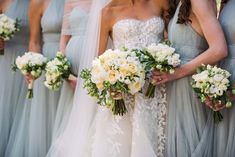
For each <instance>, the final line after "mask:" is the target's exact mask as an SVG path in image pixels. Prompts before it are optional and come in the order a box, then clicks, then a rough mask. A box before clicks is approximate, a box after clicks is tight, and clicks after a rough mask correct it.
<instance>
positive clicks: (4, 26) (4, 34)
mask: <svg viewBox="0 0 235 157" xmlns="http://www.w3.org/2000/svg"><path fill="white" fill-rule="evenodd" d="M17 31H19V23H18V20H13V19H11V18H9V17H7V16H6V15H5V14H0V37H1V38H2V39H3V40H5V41H7V40H10V39H11V38H12V37H13V35H14V34H15V33H16V32H17Z"/></svg>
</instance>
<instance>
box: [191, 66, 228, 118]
mask: <svg viewBox="0 0 235 157" xmlns="http://www.w3.org/2000/svg"><path fill="white" fill-rule="evenodd" d="M229 77H230V73H229V72H228V71H226V70H223V69H221V68H218V67H216V66H211V65H207V66H205V65H202V66H201V67H200V68H198V70H197V74H195V75H193V76H192V79H193V81H192V87H193V89H194V91H195V92H196V93H197V94H198V95H199V98H200V99H201V101H202V102H205V101H206V100H210V101H212V103H213V104H226V107H231V105H232V103H231V101H230V100H229V98H228V97H227V94H226V92H227V90H228V89H229V87H230V81H229ZM212 109H213V111H214V114H213V116H214V120H215V122H220V121H222V119H223V116H222V115H221V113H220V112H219V111H217V110H216V109H215V108H213V107H212Z"/></svg>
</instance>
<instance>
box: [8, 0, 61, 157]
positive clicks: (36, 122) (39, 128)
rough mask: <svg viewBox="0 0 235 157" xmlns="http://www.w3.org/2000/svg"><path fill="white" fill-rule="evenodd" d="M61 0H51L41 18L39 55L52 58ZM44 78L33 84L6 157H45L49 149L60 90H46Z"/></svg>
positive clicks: (57, 37) (54, 53)
mask: <svg viewBox="0 0 235 157" xmlns="http://www.w3.org/2000/svg"><path fill="white" fill-rule="evenodd" d="M63 10H64V0H51V1H50V2H49V4H48V6H47V8H46V10H45V11H44V13H43V15H42V18H41V23H40V24H41V28H42V32H41V33H42V54H43V55H44V56H45V57H47V58H48V59H52V58H54V57H55V55H56V52H57V51H58V50H59V40H60V34H61V27H62V20H63ZM44 80H45V77H44V75H42V76H41V77H40V78H38V79H37V80H35V81H34V87H33V90H34V97H33V98H32V100H31V101H30V103H29V102H28V101H26V102H25V103H24V106H23V109H22V110H23V114H22V116H21V117H19V126H18V127H17V128H16V130H17V131H16V132H17V135H16V139H15V141H14V142H13V143H12V144H11V145H9V147H8V148H9V149H8V153H7V157H8V156H9V157H15V156H17V157H44V156H46V153H47V151H48V149H49V148H50V145H51V141H52V132H53V126H54V123H55V115H56V110H57V105H58V101H59V96H60V91H57V92H54V91H50V90H49V89H47V88H46V87H45V86H44V84H43V82H44Z"/></svg>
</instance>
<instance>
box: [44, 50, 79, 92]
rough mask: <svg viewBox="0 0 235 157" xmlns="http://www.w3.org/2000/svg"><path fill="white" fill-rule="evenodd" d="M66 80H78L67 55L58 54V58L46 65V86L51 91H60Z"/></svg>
mask: <svg viewBox="0 0 235 157" xmlns="http://www.w3.org/2000/svg"><path fill="white" fill-rule="evenodd" d="M64 79H69V80H72V79H76V77H75V76H74V75H72V72H71V64H70V62H69V61H68V59H67V58H66V57H65V55H64V54H63V53H61V52H57V54H56V57H55V58H54V59H53V60H51V61H49V62H48V63H47V65H46V80H45V82H44V85H45V86H46V87H47V88H49V89H51V90H55V91H56V90H59V88H60V87H61V85H62V84H63V81H64Z"/></svg>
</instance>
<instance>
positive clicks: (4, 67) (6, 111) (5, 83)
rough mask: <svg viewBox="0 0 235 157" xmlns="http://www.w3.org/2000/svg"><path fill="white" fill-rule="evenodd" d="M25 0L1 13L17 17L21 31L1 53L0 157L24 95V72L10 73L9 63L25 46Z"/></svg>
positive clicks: (26, 34)
mask: <svg viewBox="0 0 235 157" xmlns="http://www.w3.org/2000/svg"><path fill="white" fill-rule="evenodd" d="M28 2H29V1H28V0H13V1H12V2H11V4H10V6H9V8H8V9H7V10H6V12H5V13H4V14H6V15H7V16H9V17H11V18H13V19H16V18H18V19H20V21H21V22H20V25H21V30H20V32H18V33H17V34H16V35H15V36H14V38H13V39H11V40H10V41H7V42H6V43H5V54H4V55H2V56H0V156H1V157H4V154H5V150H6V147H7V143H8V141H9V136H10V132H11V130H12V125H13V123H14V120H15V117H16V115H18V114H21V112H22V110H21V108H23V107H22V106H23V102H24V100H25V94H26V91H27V90H26V83H25V81H24V77H23V75H22V74H21V73H20V72H19V71H17V72H16V73H14V72H12V70H11V65H12V64H13V63H14V61H15V59H16V57H17V56H20V55H22V54H24V53H25V52H26V51H27V47H28V39H29V32H28V14H27V13H28Z"/></svg>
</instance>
